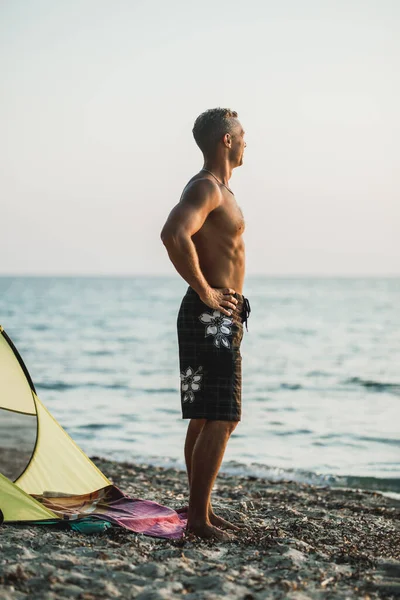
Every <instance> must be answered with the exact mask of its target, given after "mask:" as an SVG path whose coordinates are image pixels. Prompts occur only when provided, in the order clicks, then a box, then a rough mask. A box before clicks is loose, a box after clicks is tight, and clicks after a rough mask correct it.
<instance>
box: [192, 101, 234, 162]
mask: <svg viewBox="0 0 400 600" xmlns="http://www.w3.org/2000/svg"><path fill="white" fill-rule="evenodd" d="M237 116H238V114H237V112H236V111H235V110H231V109H230V108H209V109H208V110H206V111H205V112H203V113H201V115H199V116H198V117H197V119H196V120H195V122H194V126H193V130H192V132H193V137H194V139H195V140H196V144H197V145H198V147H199V148H200V150H201V151H202V152H203V154H204V153H207V152H210V150H212V149H213V148H214V147H215V146H216V144H217V143H218V141H219V140H220V139H221V138H222V137H223V136H224V135H225V134H226V133H231V132H232V130H233V127H234V121H233V119H237Z"/></svg>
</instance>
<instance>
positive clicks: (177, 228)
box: [161, 108, 250, 540]
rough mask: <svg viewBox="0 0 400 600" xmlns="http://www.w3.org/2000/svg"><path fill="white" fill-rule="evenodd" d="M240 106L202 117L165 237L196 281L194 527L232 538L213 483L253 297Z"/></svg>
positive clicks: (186, 326)
mask: <svg viewBox="0 0 400 600" xmlns="http://www.w3.org/2000/svg"><path fill="white" fill-rule="evenodd" d="M244 133H245V132H244V131H243V128H242V126H241V124H240V122H239V121H238V119H237V113H236V112H234V111H231V110H229V109H224V108H215V109H210V110H207V111H206V112H204V113H202V114H201V115H200V116H199V117H198V118H197V119H196V121H195V124H194V127H193V136H194V138H195V140H196V143H197V145H198V146H199V148H200V150H201V151H202V153H203V155H204V167H203V168H202V169H201V170H200V171H199V173H197V174H196V175H194V176H193V177H192V178H191V179H190V181H189V182H188V183H187V185H186V186H185V188H184V190H183V193H182V196H181V199H180V201H179V202H178V204H177V205H176V206H175V207H174V208H173V209H172V211H171V212H170V214H169V216H168V219H167V221H166V223H165V225H164V227H163V229H162V232H161V239H162V241H163V243H164V245H165V246H166V248H167V251H168V255H169V258H170V259H171V261H172V263H173V264H174V266H175V268H176V270H177V271H178V273H179V274H180V275H181V276H182V277H183V278H184V279H185V281H187V283H188V284H189V287H188V290H187V292H186V294H185V296H184V298H183V300H182V303H181V306H180V309H179V313H178V320H177V326H178V342H179V360H180V371H181V403H182V415H183V418H184V419H190V422H189V426H188V430H187V435H186V441H185V461H186V468H187V474H188V480H189V488H190V497H189V510H188V524H187V528H188V531H192V532H193V533H195V534H196V535H198V536H200V537H204V538H210V537H214V538H217V539H222V540H224V539H229V538H230V536H229V534H227V533H226V532H224V531H223V530H222V529H228V528H229V529H238V528H237V527H236V526H235V525H233V524H231V523H228V522H227V521H226V520H224V519H222V518H221V517H219V516H217V515H216V514H215V513H214V511H213V508H212V506H211V490H212V487H213V484H214V481H215V479H216V477H217V474H218V471H219V468H220V466H221V463H222V459H223V456H224V452H225V448H226V444H227V442H228V440H229V437H230V435H231V433H232V432H233V430H234V429H235V427H236V426H237V424H238V422H239V421H240V418H241V383H242V380H241V358H242V357H241V354H240V343H241V341H242V337H243V322H246V325H247V317H248V315H249V313H250V304H249V301H248V299H247V298H245V297H244V296H242V288H243V280H244V273H245V252H244V243H243V240H242V233H243V231H244V220H243V215H242V212H241V210H240V208H239V206H238V205H237V203H236V199H235V196H234V194H233V192H232V190H231V189H230V188H229V179H230V177H231V175H232V169H234V168H235V167H239V166H240V165H241V164H242V163H243V152H244V149H245V147H246V142H245V141H244Z"/></svg>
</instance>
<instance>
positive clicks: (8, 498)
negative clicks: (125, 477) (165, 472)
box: [0, 325, 111, 522]
mask: <svg viewBox="0 0 400 600" xmlns="http://www.w3.org/2000/svg"><path fill="white" fill-rule="evenodd" d="M107 485H111V482H110V481H109V480H108V479H107V478H106V477H105V476H104V475H103V473H101V471H100V470H99V469H98V468H97V467H96V466H95V465H94V464H93V463H92V461H91V460H90V459H89V458H88V457H87V456H86V454H85V453H84V452H83V451H82V450H81V449H80V448H79V446H78V445H77V444H76V443H75V442H74V441H73V440H72V438H71V437H70V436H69V435H68V434H67V433H66V432H65V431H64V429H63V428H62V427H61V426H60V425H59V424H58V423H57V421H56V420H55V419H54V417H52V415H51V414H50V413H49V412H48V410H47V409H46V408H45V407H44V405H43V404H42V402H41V401H40V399H39V398H38V396H37V394H36V390H35V387H34V385H33V382H32V380H31V377H30V375H29V372H28V370H27V368H26V366H25V364H24V362H23V360H22V358H21V356H20V354H19V352H18V351H17V349H16V347H15V346H14V344H13V343H12V341H11V339H10V338H9V336H8V335H7V334H6V332H5V331H4V329H3V327H2V326H1V325H0V510H1V511H2V513H3V515H4V521H5V522H7V521H38V520H48V519H54V518H58V517H57V516H56V515H55V514H54V513H53V512H51V511H50V510H47V509H46V508H45V507H44V506H42V505H41V504H40V502H37V501H36V500H35V499H34V498H31V496H30V494H35V495H46V494H47V493H49V492H51V493H52V494H57V493H58V494H60V495H62V494H71V495H80V494H86V493H91V492H94V491H96V490H98V489H100V488H103V487H105V486H107Z"/></svg>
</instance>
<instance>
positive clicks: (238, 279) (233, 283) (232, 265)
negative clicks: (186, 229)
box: [192, 232, 245, 294]
mask: <svg viewBox="0 0 400 600" xmlns="http://www.w3.org/2000/svg"><path fill="white" fill-rule="evenodd" d="M200 233H201V232H198V233H197V234H196V235H194V236H193V238H192V239H193V242H194V244H195V246H196V250H197V254H198V257H199V263H200V269H201V272H202V273H203V275H204V277H205V279H206V281H207V283H208V284H209V285H210V286H211V287H213V288H223V287H227V288H231V289H234V290H235V292H237V293H238V294H242V290H243V281H244V273H245V250H244V242H243V239H242V236H241V235H240V236H237V237H236V238H233V239H232V237H229V239H224V236H221V235H220V236H219V238H218V237H216V236H209V235H208V236H204V235H203V236H202V235H200Z"/></svg>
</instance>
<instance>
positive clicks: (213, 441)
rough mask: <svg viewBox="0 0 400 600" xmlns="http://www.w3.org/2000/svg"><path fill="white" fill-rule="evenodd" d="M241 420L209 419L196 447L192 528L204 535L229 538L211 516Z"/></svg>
mask: <svg viewBox="0 0 400 600" xmlns="http://www.w3.org/2000/svg"><path fill="white" fill-rule="evenodd" d="M236 425H237V421H206V423H205V424H204V425H203V427H202V429H201V431H200V433H199V434H198V436H197V441H196V442H195V445H194V448H193V451H192V462H191V466H190V467H189V473H190V499H189V513H188V529H189V530H191V531H193V532H194V533H195V534H197V535H199V536H201V537H217V538H220V539H226V538H227V535H226V534H224V533H223V532H222V531H221V530H220V529H218V528H217V527H215V526H214V525H212V523H211V521H210V517H209V510H210V498H211V491H212V487H213V485H214V481H215V478H216V476H217V474H218V471H219V468H220V466H221V463H222V459H223V456H224V453H225V448H226V445H227V443H228V440H229V437H230V435H231V433H232V431H233V430H234V429H235V427H236Z"/></svg>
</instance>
